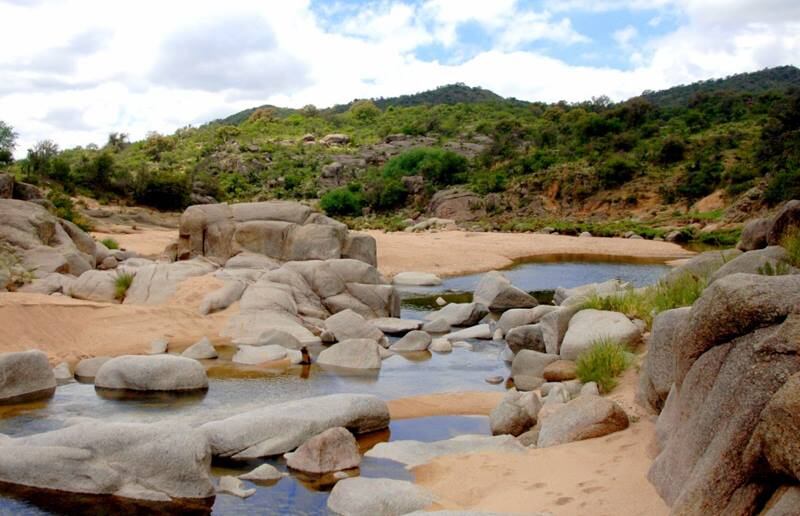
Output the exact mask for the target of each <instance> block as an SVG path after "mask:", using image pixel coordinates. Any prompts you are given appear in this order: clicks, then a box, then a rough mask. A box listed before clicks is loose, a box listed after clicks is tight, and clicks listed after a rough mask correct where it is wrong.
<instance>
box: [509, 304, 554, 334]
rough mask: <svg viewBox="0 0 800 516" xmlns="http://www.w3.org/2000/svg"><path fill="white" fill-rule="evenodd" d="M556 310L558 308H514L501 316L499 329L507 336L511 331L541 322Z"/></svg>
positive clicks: (548, 306)
mask: <svg viewBox="0 0 800 516" xmlns="http://www.w3.org/2000/svg"><path fill="white" fill-rule="evenodd" d="M554 310H558V307H557V306H551V305H539V306H537V307H535V308H512V309H511V310H506V311H505V312H503V315H501V316H500V319H499V320H498V321H497V327H498V328H500V329H501V330H503V334H507V333H508V332H509V331H511V330H513V329H514V328H517V327H519V326H525V325H527V324H535V323H537V322H539V321H540V320H541V319H542V317H544V316H545V315H547V314H548V313H550V312H552V311H554Z"/></svg>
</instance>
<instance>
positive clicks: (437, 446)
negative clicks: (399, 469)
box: [364, 435, 525, 469]
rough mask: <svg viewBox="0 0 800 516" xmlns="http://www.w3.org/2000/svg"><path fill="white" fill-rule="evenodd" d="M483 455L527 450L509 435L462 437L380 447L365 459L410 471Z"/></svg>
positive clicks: (395, 443) (389, 444)
mask: <svg viewBox="0 0 800 516" xmlns="http://www.w3.org/2000/svg"><path fill="white" fill-rule="evenodd" d="M481 452H498V453H524V452H525V447H524V446H522V445H521V444H519V442H518V441H517V440H516V439H514V438H513V437H511V436H508V435H499V436H487V435H460V436H458V437H454V438H452V439H446V440H443V441H434V442H420V441H411V440H409V441H390V442H385V443H378V444H376V445H375V446H374V447H373V448H372V449H371V450H369V451H368V452H367V453H365V454H364V456H365V457H372V458H377V459H389V460H393V461H395V462H399V463H401V464H405V465H406V467H407V468H409V469H410V468H413V467H415V466H419V465H420V464H425V463H426V462H430V461H432V460H433V459H435V458H436V457H441V456H442V455H456V454H461V453H481Z"/></svg>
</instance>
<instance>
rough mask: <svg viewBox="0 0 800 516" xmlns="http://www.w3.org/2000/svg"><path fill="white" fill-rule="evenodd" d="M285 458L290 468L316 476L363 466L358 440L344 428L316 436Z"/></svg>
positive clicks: (326, 431) (336, 428) (330, 429)
mask: <svg viewBox="0 0 800 516" xmlns="http://www.w3.org/2000/svg"><path fill="white" fill-rule="evenodd" d="M285 457H286V465H287V466H289V467H290V468H292V469H296V470H298V471H304V472H306V473H314V474H320V473H330V472H333V471H341V470H343V469H351V468H355V467H358V465H359V464H361V454H360V453H359V451H358V443H357V442H356V438H355V437H353V434H351V433H350V432H349V431H348V430H347V429H346V428H343V427H335V428H329V429H328V430H325V431H324V432H322V433H321V434H318V435H315V436H314V437H312V438H311V439H309V440H308V441H306V442H305V443H303V444H302V445H301V446H300V447H299V448H298V449H297V451H295V452H294V453H287V454H286V455H285Z"/></svg>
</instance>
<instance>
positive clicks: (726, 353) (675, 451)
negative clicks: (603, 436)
mask: <svg viewBox="0 0 800 516" xmlns="http://www.w3.org/2000/svg"><path fill="white" fill-rule="evenodd" d="M736 276H737V275H733V276H728V277H726V278H723V279H721V280H719V281H718V282H716V283H715V284H714V285H717V284H720V283H723V282H726V281H727V280H729V279H730V278H736ZM783 278H784V279H786V277H783ZM739 279H740V280H744V281H743V283H745V285H742V287H743V288H748V287H749V290H750V291H751V293H752V296H753V298H755V299H754V301H751V302H749V303H744V304H739V305H738V306H737V305H736V304H734V303H735V302H736V301H737V300H740V299H741V298H738V299H737V298H736V296H734V297H735V298H734V299H731V300H730V302H731V304H729V305H727V306H725V307H724V308H727V309H728V310H731V311H736V315H738V316H739V317H738V319H740V320H741V322H740V323H739V325H738V327H734V326H733V323H732V320H731V318H725V319H721V315H720V312H718V311H708V310H707V308H706V307H705V306H699V305H698V304H697V303H696V304H695V305H694V306H693V307H692V313H691V316H690V323H689V325H688V326H687V327H686V328H685V330H684V332H683V338H682V339H681V340H680V341H676V344H675V348H676V354H677V355H678V356H679V359H678V361H677V362H676V399H675V400H674V404H675V407H673V408H670V411H669V412H670V413H671V414H672V415H671V417H672V421H671V422H670V423H669V424H668V425H664V426H663V430H664V431H666V433H667V435H666V436H665V437H666V439H665V446H664V447H663V450H662V451H661V453H660V454H659V455H658V457H657V458H656V460H655V462H654V463H653V465H652V467H651V468H650V471H649V474H648V478H649V479H650V481H651V482H652V483H653V485H654V486H655V488H656V490H657V491H658V493H659V494H660V495H661V496H662V498H664V500H665V501H666V502H667V503H668V504H669V505H671V506H672V512H673V514H709V513H715V514H753V513H756V512H757V511H758V510H759V505H760V504H759V500H761V499H765V498H768V497H769V494H770V492H772V491H774V490H775V488H776V487H778V486H779V485H780V484H779V482H775V481H772V482H770V481H769V480H768V479H769V478H770V476H772V477H775V476H781V475H785V471H783V470H782V468H783V467H784V466H782V464H783V465H785V464H787V463H786V462H783V461H782V459H777V457H779V456H783V452H782V451H779V450H791V449H792V448H791V447H789V448H786V447H784V444H781V443H786V442H787V441H786V440H784V439H786V438H784V437H782V436H783V435H784V430H785V429H786V427H785V426H782V424H783V422H784V421H791V418H792V417H794V416H791V415H790V416H788V419H787V416H786V415H785V414H777V413H776V412H773V410H772V408H767V407H769V405H768V404H769V403H770V402H771V400H772V399H773V398H774V397H775V396H776V393H778V392H779V390H780V389H781V388H782V387H783V386H784V385H785V384H786V383H787V380H789V379H790V377H791V376H792V375H794V374H796V373H797V372H798V371H800V314H797V313H791V312H789V313H788V316H787V313H784V314H783V316H780V317H779V318H777V319H775V317H778V316H777V315H774V314H776V313H777V312H776V311H777V310H779V307H778V306H777V305H772V310H775V311H772V312H762V313H761V316H762V317H761V318H760V319H759V321H758V322H757V323H755V324H754V322H755V321H754V319H753V318H752V316H753V315H755V313H756V312H755V311H753V309H754V308H756V307H761V308H763V307H764V304H763V298H764V294H765V290H764V289H763V287H764V286H771V287H773V292H772V295H778V296H780V293H779V292H778V288H779V287H777V285H776V284H775V283H773V282H772V281H771V280H773V279H774V278H771V277H761V278H759V279H760V281H757V282H750V281H748V280H749V277H748V276H745V275H741V277H740V278H739ZM714 285H712V287H710V288H709V289H707V291H708V290H711V289H713V288H714ZM716 294H720V292H717V293H716ZM715 297H716V296H715ZM716 300H717V302H723V303H725V302H727V301H725V300H722V299H719V298H716ZM732 315H733V314H732ZM700 317H704V318H706V323H705V325H704V326H701V327H711V326H713V327H715V328H717V330H716V331H714V332H713V333H711V332H708V331H705V332H701V333H700V334H698V335H697V337H695V335H694V333H695V331H693V330H697V328H698V326H697V321H698V318H700ZM784 317H785V319H784ZM688 339H692V340H691V341H689V340H688ZM696 339H703V341H702V342H704V344H703V345H702V346H700V347H699V348H698V347H697V344H698V340H696ZM684 346H687V347H689V349H690V350H691V352H690V353H684V352H683V350H682V348H683V347H684ZM697 349H702V350H703V351H701V352H700V354H699V355H698V356H697V357H696V358H694V359H692V360H690V361H688V362H684V361H683V360H681V359H680V357H687V356H690V355H693V354H694V353H695V352H696V350H697ZM687 364H688V370H686V372H685V373H683V374H681V371H682V370H683V368H684V367H686V365H687ZM788 389H792V387H791V386H790V387H788ZM784 395H785V393H781V394H780V395H778V397H777V399H776V404H777V405H778V406H786V405H785V401H783V400H786V399H787V397H784ZM670 403H671V402H670V400H669V399H668V401H667V405H666V406H665V409H664V412H663V413H662V416H663V415H664V414H665V413H667V407H668V406H669V405H670ZM781 412H782V410H781ZM776 415H777V417H775V416H776ZM659 419H660V418H659ZM765 421H766V423H765ZM762 424H763V426H762ZM768 429H772V430H775V433H774V434H770V432H769V431H768ZM788 439H796V437H790V438H788ZM773 452H777V454H773ZM790 453H793V452H791V451H790ZM771 459H772V460H771ZM775 459H777V460H775ZM788 464H791V463H788ZM773 467H775V468H776V469H777V471H771V468H773ZM765 479H767V480H765ZM794 481H795V482H796V481H797V479H796V478H795V479H794Z"/></svg>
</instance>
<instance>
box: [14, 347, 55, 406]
mask: <svg viewBox="0 0 800 516" xmlns="http://www.w3.org/2000/svg"><path fill="white" fill-rule="evenodd" d="M0 379H2V380H3V381H2V382H0V405H7V404H12V403H24V402H28V401H34V400H40V399H46V398H49V397H50V396H52V395H53V393H54V392H55V390H56V378H55V376H54V375H53V371H52V370H51V369H50V363H49V362H48V361H47V355H45V354H44V353H42V352H41V351H38V350H32V351H21V352H15V353H2V354H0Z"/></svg>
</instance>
